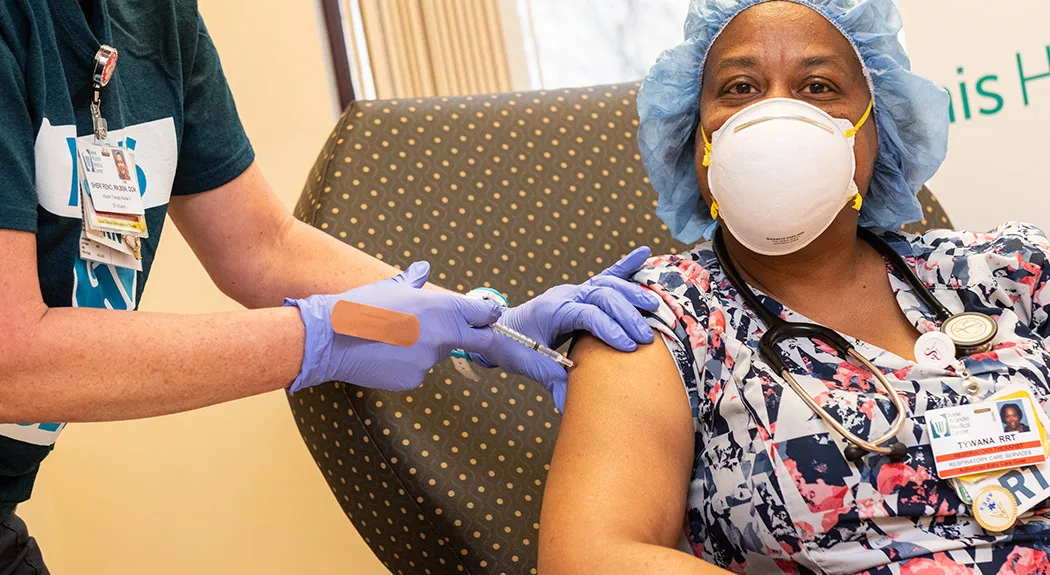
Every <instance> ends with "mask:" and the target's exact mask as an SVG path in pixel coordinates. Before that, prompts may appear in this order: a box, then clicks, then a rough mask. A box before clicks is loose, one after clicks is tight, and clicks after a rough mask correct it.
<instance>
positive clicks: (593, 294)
mask: <svg viewBox="0 0 1050 575" xmlns="http://www.w3.org/2000/svg"><path fill="white" fill-rule="evenodd" d="M649 251H650V250H649V248H647V247H641V248H638V249H636V250H634V251H633V252H631V253H630V254H628V255H627V257H625V258H623V259H622V260H620V261H618V262H616V264H614V265H613V266H612V267H610V268H609V269H607V270H605V271H603V272H602V273H600V274H598V275H596V276H594V277H593V278H591V279H589V280H587V281H586V282H584V283H583V284H580V285H560V286H557V287H553V288H551V289H549V290H547V291H546V292H545V293H543V294H542V295H540V296H539V297H537V298H535V299H533V300H531V301H528V302H526V303H524V304H522V305H520V306H517V307H513V308H510V309H507V310H506V311H504V312H503V316H502V317H501V318H500V319H499V322H498V323H501V324H503V325H506V326H507V327H509V328H511V329H513V330H515V331H518V332H520V333H522V334H524V335H526V336H528V337H530V338H532V339H533V340H535V341H538V342H540V343H542V344H544V345H546V346H548V347H552V348H553V347H555V346H556V344H557V340H558V339H559V338H560V337H562V336H564V335H568V334H570V333H572V332H574V331H577V330H585V331H589V332H591V333H592V334H594V335H595V336H596V337H597V338H598V339H600V340H602V341H604V342H605V343H606V344H608V345H610V346H612V347H613V348H616V349H618V350H620V351H634V350H635V349H637V347H638V344H639V343H651V342H652V341H653V331H652V328H650V327H649V325H648V324H647V323H645V320H644V319H643V318H642V315H641V314H640V313H639V312H638V310H637V309H635V308H641V309H644V310H646V311H655V310H656V308H658V307H659V306H660V300H659V299H658V298H657V297H656V296H655V295H653V294H652V293H650V292H649V291H648V290H646V289H644V288H642V287H641V286H640V285H638V284H634V283H631V282H629V281H627V280H626V278H628V277H630V276H631V275H633V274H634V272H636V271H638V269H639V268H641V267H642V264H644V263H645V260H646V259H648V258H649ZM468 351H469V350H468ZM471 358H472V359H473V360H474V361H475V362H476V363H478V364H480V365H484V366H488V367H494V366H499V367H501V368H502V369H503V370H505V371H507V372H508V373H515V374H519V375H524V376H526V377H528V378H530V379H533V380H535V381H538V382H540V383H542V384H543V385H544V387H546V388H547V391H550V392H551V393H552V394H553V395H554V405H555V407H557V408H558V410H559V411H561V410H562V409H563V408H564V407H565V386H566V376H567V375H568V374H567V373H566V371H565V368H564V367H562V366H561V365H559V364H558V362H556V361H554V360H552V359H549V358H547V357H544V356H542V355H540V354H538V353H536V352H535V351H533V350H531V349H529V348H527V347H525V346H523V345H521V344H519V343H516V342H514V341H511V340H510V339H509V338H506V337H503V336H501V335H499V334H497V335H496V336H495V338H494V339H493V340H492V347H491V348H489V349H487V350H485V351H483V352H481V353H480V354H471Z"/></svg>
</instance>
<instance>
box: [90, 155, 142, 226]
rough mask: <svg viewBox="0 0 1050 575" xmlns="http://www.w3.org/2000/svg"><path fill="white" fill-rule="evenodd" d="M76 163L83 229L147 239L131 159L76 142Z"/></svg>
mask: <svg viewBox="0 0 1050 575" xmlns="http://www.w3.org/2000/svg"><path fill="white" fill-rule="evenodd" d="M128 158H131V159H130V160H129V159H128ZM77 161H78V164H79V168H80V172H81V174H82V177H81V178H80V186H81V191H82V192H83V193H82V194H81V195H82V200H83V201H82V207H83V213H84V223H85V225H87V226H88V227H90V228H92V230H93V231H95V232H114V233H119V234H122V235H130V236H135V237H139V238H145V237H149V231H148V229H147V227H146V216H145V209H144V208H143V204H142V197H141V196H140V195H139V187H138V179H137V178H135V177H133V174H134V155H133V154H132V153H131V152H129V151H127V150H122V149H120V148H115V147H113V146H107V145H103V144H97V143H96V144H89V143H84V142H78V143H77ZM129 162H130V163H129ZM125 178H126V179H125ZM96 235H98V234H97V233H96Z"/></svg>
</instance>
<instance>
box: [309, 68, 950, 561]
mask: <svg viewBox="0 0 1050 575" xmlns="http://www.w3.org/2000/svg"><path fill="white" fill-rule="evenodd" d="M637 88H638V86H637V85H636V84H626V85H615V86H601V87H594V88H581V89H572V90H561V91H550V92H536V93H518V94H503V95H489V96H473V97H461V98H440V99H427V100H410V101H409V100H406V101H375V102H358V103H355V104H353V105H351V106H350V107H349V108H348V109H347V110H346V112H345V113H344V114H343V117H342V119H341V120H340V122H339V125H338V126H337V127H336V129H335V131H334V132H332V135H331V137H330V138H329V140H328V142H327V144H326V145H325V147H324V149H323V150H322V152H321V154H320V156H319V158H318V160H317V164H316V165H315V167H314V170H313V173H312V174H311V177H310V178H309V181H308V182H307V185H306V189H305V191H304V192H303V195H302V198H301V199H300V202H299V205H298V207H297V216H298V217H299V218H300V219H302V220H304V221H306V222H309V223H310V224H312V225H313V226H315V227H318V228H320V229H322V230H324V231H326V232H327V233H329V234H330V235H332V236H334V237H336V238H339V239H341V240H342V241H344V242H346V243H348V244H350V245H353V246H356V247H357V248H359V249H361V250H363V251H364V252H366V253H368V254H370V255H374V256H376V257H378V258H381V259H382V260H383V261H386V262H388V263H391V264H395V265H399V266H401V267H402V268H404V267H405V266H407V265H408V264H409V263H411V262H412V261H415V260H419V259H426V260H429V261H430V262H431V264H432V266H433V272H432V275H431V279H432V281H434V282H435V283H437V284H439V285H442V286H445V287H448V288H450V289H455V290H458V291H461V292H462V291H467V290H469V289H471V288H473V287H477V286H479V285H480V286H491V287H495V288H497V289H499V290H501V291H503V292H504V293H507V294H508V295H509V296H510V299H511V302H512V303H513V302H521V301H523V300H525V299H527V298H530V297H532V296H535V295H537V294H539V293H542V292H543V291H545V290H547V289H548V288H550V287H553V286H554V285H557V284H560V283H565V282H579V281H582V280H585V279H586V278H587V277H589V276H591V275H593V274H595V273H597V272H599V271H601V270H602V269H604V268H605V267H607V266H608V265H609V264H611V263H612V262H614V261H615V260H616V259H617V258H619V257H620V256H621V255H622V254H625V253H627V252H628V251H630V250H631V249H633V248H634V247H636V246H638V245H643V244H648V245H650V246H652V248H653V251H654V253H669V252H671V253H676V252H678V251H681V250H683V249H685V247H686V246H683V245H681V244H679V243H677V242H675V241H673V240H672V239H671V237H670V235H669V234H668V232H667V229H666V228H665V227H664V226H663V225H662V224H661V223H660V222H659V220H658V219H657V218H656V216H655V215H654V207H655V204H656V193H655V192H654V191H653V190H652V189H651V188H650V187H649V185H648V180H647V178H646V177H645V174H644V170H643V168H642V164H641V158H640V156H639V154H638V151H637V144H636V142H635V133H636V131H637V125H638V116H637V112H636V110H635V95H636V90H637ZM921 196H922V199H923V203H924V204H925V205H926V206H927V207H926V210H927V216H928V217H927V219H926V220H924V221H923V222H922V224H918V225H916V226H912V227H911V228H912V229H913V230H915V229H920V228H923V227H950V225H951V224H950V222H949V221H948V219H947V216H946V215H945V214H944V212H943V211H942V210H941V209H940V208H939V206H938V205H937V204H936V202H935V201H933V199H932V196H930V195H929V193H928V192H927V191H925V190H924V191H923V192H922V194H921ZM482 376H483V380H482V381H481V382H479V383H474V382H471V381H468V380H466V379H465V378H463V377H462V376H460V375H459V374H458V373H457V372H456V371H455V370H454V369H453V368H452V366H451V365H450V363H449V362H444V363H443V364H441V365H439V366H438V367H436V368H435V369H434V371H433V373H432V374H431V376H430V377H429V379H428V380H427V382H426V384H425V385H424V386H423V387H422V388H420V389H419V390H417V391H414V392H411V393H405V394H394V393H386V392H382V391H374V390H369V389H361V388H356V387H354V386H351V385H347V384H341V383H330V384H327V385H324V386H320V387H317V388H313V389H310V390H307V391H303V392H300V393H297V394H295V395H294V396H291V398H290V403H291V406H292V411H293V413H294V415H295V419H296V422H297V423H298V425H299V429H300V432H301V433H302V436H303V438H304V440H305V441H306V444H307V445H308V446H309V448H310V450H311V452H312V453H313V456H314V459H315V460H316V462H317V465H318V467H320V469H321V471H322V472H323V473H324V475H325V479H326V480H327V481H328V484H329V486H330V487H331V489H332V492H333V493H334V494H335V496H336V498H337V499H338V501H339V504H340V505H341V506H342V508H343V510H344V511H345V512H346V515H347V517H348V518H349V519H350V521H351V522H352V523H353V525H354V526H355V527H356V528H357V530H358V531H359V532H360V533H361V535H362V536H364V538H365V540H366V542H367V543H368V544H369V545H370V546H371V548H372V550H373V551H374V552H375V553H376V555H377V556H378V557H379V558H380V559H381V560H382V561H383V563H384V564H385V565H386V566H387V568H389V569H390V570H391V571H392V572H393V573H396V574H399V575H400V574H416V573H427V574H438V573H464V572H465V573H477V574H481V573H484V574H489V573H491V574H497V573H507V574H511V573H514V574H516V573H536V547H537V543H538V535H539V517H540V499H541V496H542V493H543V486H544V481H545V479H546V475H547V470H548V464H549V462H550V457H551V452H552V449H553V447H554V440H555V438H556V437H557V433H558V420H559V419H558V415H557V413H556V412H555V410H554V409H553V405H552V403H551V400H550V397H549V396H548V395H547V393H546V392H545V391H544V390H543V388H542V387H541V386H540V385H538V384H536V383H533V382H531V381H528V380H526V379H524V378H520V377H508V376H507V375H506V374H504V373H502V372H499V371H489V372H485V373H482Z"/></svg>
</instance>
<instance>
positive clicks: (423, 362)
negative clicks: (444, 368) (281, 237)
mask: <svg viewBox="0 0 1050 575" xmlns="http://www.w3.org/2000/svg"><path fill="white" fill-rule="evenodd" d="M429 275H430V264H428V263H426V262H416V263H414V264H412V265H411V266H409V268H408V269H407V270H405V271H404V272H403V273H401V274H400V275H398V276H397V277H395V278H392V279H388V280H383V281H380V282H376V283H372V284H368V285H365V286H361V287H359V288H356V289H352V290H350V291H348V292H345V293H342V294H339V295H315V296H312V297H308V298H306V299H301V300H285V302H284V304H285V305H291V306H296V307H298V308H299V315H300V317H302V320H303V325H304V326H305V327H306V349H305V353H304V355H303V367H302V370H301V372H300V373H299V377H297V378H296V379H295V382H294V383H293V384H292V386H291V387H290V388H289V391H290V392H292V393H294V392H296V391H298V390H300V389H303V388H306V387H311V386H314V385H318V384H321V383H325V382H328V381H345V382H348V383H353V384H354V385H359V386H362V387H372V388H376V389H386V390H390V391H406V390H409V389H414V388H416V387H419V386H420V385H421V384H422V383H423V378H425V377H426V375H427V372H428V371H429V370H430V368H432V367H434V365H436V364H437V363H438V362H440V361H442V360H444V359H445V358H447V357H448V355H449V353H450V352H451V351H452V350H453V349H455V348H458V349H463V350H465V351H468V352H470V351H484V350H487V349H490V348H491V347H492V341H493V339H494V333H493V331H492V329H491V328H488V327H485V326H488V325H491V324H492V323H493V322H495V321H496V320H497V319H499V317H500V313H501V312H502V309H501V308H500V306H499V305H498V304H497V303H495V302H491V301H479V300H470V299H467V298H465V297H463V296H460V295H457V294H451V293H443V292H438V291H432V290H423V289H420V288H422V287H423V285H424V284H425V283H427V277H428V276H429ZM339 300H346V301H351V302H355V303H360V304H364V305H369V306H373V307H379V308H385V309H389V310H393V311H398V312H402V313H407V314H411V315H413V316H415V317H416V319H417V320H419V324H420V325H419V327H420V335H419V339H418V340H417V341H416V342H415V343H414V344H413V345H412V346H410V347H398V346H395V345H390V344H386V343H379V342H375V341H369V340H365V339H360V338H356V337H349V336H345V335H340V334H337V333H334V332H333V331H332V307H333V306H335V303H336V302H337V301H339Z"/></svg>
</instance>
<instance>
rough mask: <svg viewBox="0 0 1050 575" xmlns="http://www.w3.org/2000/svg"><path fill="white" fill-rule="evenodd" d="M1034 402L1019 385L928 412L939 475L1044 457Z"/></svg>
mask: <svg viewBox="0 0 1050 575" xmlns="http://www.w3.org/2000/svg"><path fill="white" fill-rule="evenodd" d="M1014 394H1016V395H1014ZM1035 405H1036V404H1035V399H1034V398H1033V396H1032V394H1031V391H1029V390H1028V389H1027V387H1025V386H1023V385H1016V386H1010V387H1009V388H1007V389H1006V390H1004V391H1003V392H1001V393H1000V394H996V396H993V397H992V398H989V399H988V400H986V401H983V402H980V403H972V404H967V405H960V406H956V407H947V408H943V409H934V410H930V411H928V412H926V425H927V428H928V431H929V433H930V447H931V448H932V449H933V455H934V462H935V464H936V467H937V475H938V476H939V477H940V478H941V479H951V478H954V477H964V476H968V475H974V474H982V473H988V472H992V471H999V470H1004V469H1010V468H1015V467H1024V466H1026V465H1039V464H1042V463H1044V462H1046V460H1047V451H1046V444H1045V443H1044V441H1045V439H1044V437H1043V434H1042V433H1041V432H1040V423H1039V422H1040V420H1039V419H1038V418H1037V416H1036V408H1035ZM1039 411H1040V412H1041V411H1042V410H1041V409H1039ZM1043 417H1045V413H1044V414H1043Z"/></svg>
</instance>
